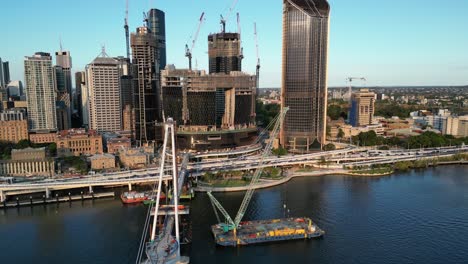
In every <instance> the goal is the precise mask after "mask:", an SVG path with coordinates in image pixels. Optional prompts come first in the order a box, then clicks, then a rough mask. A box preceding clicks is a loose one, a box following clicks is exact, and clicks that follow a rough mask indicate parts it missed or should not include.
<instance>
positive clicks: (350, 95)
mask: <svg viewBox="0 0 468 264" xmlns="http://www.w3.org/2000/svg"><path fill="white" fill-rule="evenodd" d="M346 80H347V81H348V82H349V87H348V93H349V103H351V98H352V93H353V87H352V86H351V84H352V82H353V81H354V80H360V81H363V82H365V81H367V80H366V78H364V77H348V78H346Z"/></svg>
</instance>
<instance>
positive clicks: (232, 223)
mask: <svg viewBox="0 0 468 264" xmlns="http://www.w3.org/2000/svg"><path fill="white" fill-rule="evenodd" d="M288 111H289V107H285V108H283V109H282V110H281V112H280V113H279V114H278V115H277V116H276V117H275V118H274V119H273V121H272V123H273V124H274V126H273V130H272V131H271V134H270V140H269V141H268V143H267V144H266V146H265V148H264V150H263V153H262V156H261V159H260V162H259V168H258V169H257V170H255V173H254V175H253V176H252V180H251V182H250V185H249V188H248V189H247V192H246V193H245V196H244V199H243V200H242V203H241V206H240V207H239V211H238V212H237V215H236V218H235V219H234V220H232V218H231V217H230V216H229V214H228V213H227V211H226V210H225V209H224V208H223V206H222V205H221V204H220V203H219V201H218V200H216V198H215V197H214V196H213V195H212V194H211V192H208V197H209V198H210V199H211V201H212V204H213V205H214V207H216V208H217V209H218V210H219V211H220V212H221V213H222V214H223V216H224V217H225V219H226V223H225V224H224V227H225V230H226V231H228V230H234V234H236V230H237V228H238V227H239V223H240V222H241V221H242V218H243V217H244V215H245V212H246V211H247V208H248V206H249V203H250V201H251V199H252V196H253V193H254V191H255V188H254V187H255V185H256V184H257V183H258V180H259V179H260V176H261V175H262V172H263V167H262V165H263V163H264V161H265V159H266V158H267V157H268V156H270V154H271V150H272V147H273V141H274V140H275V139H276V138H277V137H278V134H279V130H280V126H281V123H282V122H283V119H284V117H285V115H286V113H287V112H288ZM270 125H271V124H270ZM216 208H215V210H216ZM220 224H222V223H220Z"/></svg>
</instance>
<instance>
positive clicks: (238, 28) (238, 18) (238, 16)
mask: <svg viewBox="0 0 468 264" xmlns="http://www.w3.org/2000/svg"><path fill="white" fill-rule="evenodd" d="M237 33H238V34H239V43H240V45H239V47H240V55H239V59H240V60H241V61H242V59H244V48H243V47H242V34H241V33H242V30H241V23H240V15H239V13H237Z"/></svg>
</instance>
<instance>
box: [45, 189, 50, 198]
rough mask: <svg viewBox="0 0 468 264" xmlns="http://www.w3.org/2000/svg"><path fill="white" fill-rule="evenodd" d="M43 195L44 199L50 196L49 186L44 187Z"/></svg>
mask: <svg viewBox="0 0 468 264" xmlns="http://www.w3.org/2000/svg"><path fill="white" fill-rule="evenodd" d="M45 197H46V199H49V198H50V190H49V188H46V189H45Z"/></svg>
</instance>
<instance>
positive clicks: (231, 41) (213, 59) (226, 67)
mask: <svg viewBox="0 0 468 264" xmlns="http://www.w3.org/2000/svg"><path fill="white" fill-rule="evenodd" d="M208 57H209V70H210V74H211V73H225V74H229V73H230V72H231V71H242V58H243V57H242V48H241V41H240V35H239V34H238V33H226V32H221V33H216V34H211V35H209V36H208Z"/></svg>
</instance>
